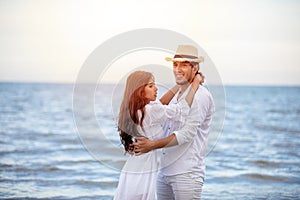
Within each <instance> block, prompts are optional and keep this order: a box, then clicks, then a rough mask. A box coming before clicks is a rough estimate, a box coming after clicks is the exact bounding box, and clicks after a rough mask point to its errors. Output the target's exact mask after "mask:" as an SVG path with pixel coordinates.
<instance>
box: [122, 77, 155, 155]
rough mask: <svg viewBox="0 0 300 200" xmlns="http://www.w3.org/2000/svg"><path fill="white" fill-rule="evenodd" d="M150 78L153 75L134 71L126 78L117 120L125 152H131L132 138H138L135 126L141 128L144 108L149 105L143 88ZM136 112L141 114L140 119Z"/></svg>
mask: <svg viewBox="0 0 300 200" xmlns="http://www.w3.org/2000/svg"><path fill="white" fill-rule="evenodd" d="M151 78H153V75H152V74H151V73H150V72H145V71H135V72H133V73H132V74H130V75H129V77H128V78H127V81H126V87H125V91H124V96H123V100H122V103H121V107H120V113H119V120H118V131H119V134H120V139H121V142H122V144H123V146H124V148H125V151H126V152H128V151H132V150H133V147H132V146H131V145H130V144H132V142H133V140H132V139H133V136H140V134H139V133H138V130H137V126H138V125H140V126H141V127H142V128H143V120H144V117H145V106H146V105H147V104H148V103H149V100H148V99H146V98H145V86H146V85H147V84H148V83H149V81H150V80H151ZM138 111H140V112H141V117H139V115H138Z"/></svg>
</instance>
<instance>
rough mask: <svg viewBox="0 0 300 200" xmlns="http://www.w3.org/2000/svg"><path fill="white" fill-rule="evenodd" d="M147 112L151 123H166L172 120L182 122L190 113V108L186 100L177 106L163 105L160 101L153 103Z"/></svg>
mask: <svg viewBox="0 0 300 200" xmlns="http://www.w3.org/2000/svg"><path fill="white" fill-rule="evenodd" d="M148 108H149V109H147V110H146V112H149V113H148V114H149V116H150V120H151V123H152V124H153V123H164V122H165V121H166V120H168V119H171V120H175V121H182V118H184V117H186V116H187V115H188V113H189V111H190V107H189V105H188V104H187V102H186V101H185V100H182V101H180V102H178V103H175V104H170V105H163V104H162V103H161V102H160V101H158V100H157V101H155V102H151V104H150V105H149V107H148Z"/></svg>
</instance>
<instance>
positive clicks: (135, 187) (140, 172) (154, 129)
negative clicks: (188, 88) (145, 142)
mask: <svg viewBox="0 0 300 200" xmlns="http://www.w3.org/2000/svg"><path fill="white" fill-rule="evenodd" d="M189 110H190V107H189V106H188V104H187V103H186V101H185V100H183V101H180V102H178V103H176V104H170V105H162V104H161V103H160V102H159V101H155V102H150V103H149V104H147V105H146V106H145V117H144V121H143V127H144V129H143V130H142V128H141V127H138V129H139V130H138V131H139V133H140V134H142V135H144V136H145V137H147V138H149V139H151V140H157V139H160V138H162V136H163V134H164V130H163V126H164V124H165V122H166V121H167V120H168V119H173V120H176V121H180V122H181V123H184V120H185V118H186V116H187V115H188V113H189ZM157 170H158V162H157V152H156V150H153V151H150V152H148V153H146V154H143V155H140V156H134V155H131V156H130V157H129V158H128V160H127V161H126V163H125V165H124V167H123V169H122V171H121V174H120V178H119V184H118V188H117V191H116V194H115V197H114V199H115V200H117V199H122V200H124V199H129V200H153V199H155V196H156V194H155V190H156V180H157Z"/></svg>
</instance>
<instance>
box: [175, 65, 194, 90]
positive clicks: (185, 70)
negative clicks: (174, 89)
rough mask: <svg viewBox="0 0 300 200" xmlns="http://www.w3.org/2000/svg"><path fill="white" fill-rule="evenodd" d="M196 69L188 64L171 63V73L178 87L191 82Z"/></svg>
mask: <svg viewBox="0 0 300 200" xmlns="http://www.w3.org/2000/svg"><path fill="white" fill-rule="evenodd" d="M197 70H198V68H197V67H196V66H195V67H193V65H192V64H191V63H189V62H173V73H174V76H175V79H176V83H177V84H178V85H185V84H187V83H190V82H192V80H193V78H194V76H195V74H196V72H197Z"/></svg>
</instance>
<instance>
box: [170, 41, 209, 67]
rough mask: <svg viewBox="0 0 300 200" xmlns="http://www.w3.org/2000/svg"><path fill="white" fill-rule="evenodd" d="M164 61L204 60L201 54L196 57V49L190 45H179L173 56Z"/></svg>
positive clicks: (197, 61) (198, 61)
mask: <svg viewBox="0 0 300 200" xmlns="http://www.w3.org/2000/svg"><path fill="white" fill-rule="evenodd" d="M166 61H172V62H176V61H177V62H185V61H188V62H196V63H200V62H203V61H204V58H203V57H202V56H199V57H198V50H197V48H196V47H194V46H192V45H179V46H178V48H177V50H176V54H175V56H174V58H169V57H167V58H166Z"/></svg>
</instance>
